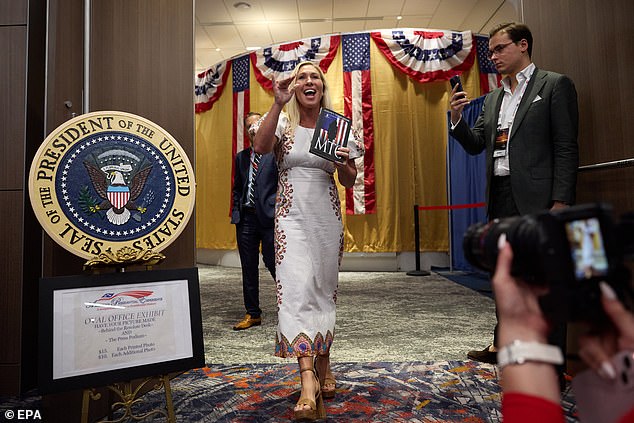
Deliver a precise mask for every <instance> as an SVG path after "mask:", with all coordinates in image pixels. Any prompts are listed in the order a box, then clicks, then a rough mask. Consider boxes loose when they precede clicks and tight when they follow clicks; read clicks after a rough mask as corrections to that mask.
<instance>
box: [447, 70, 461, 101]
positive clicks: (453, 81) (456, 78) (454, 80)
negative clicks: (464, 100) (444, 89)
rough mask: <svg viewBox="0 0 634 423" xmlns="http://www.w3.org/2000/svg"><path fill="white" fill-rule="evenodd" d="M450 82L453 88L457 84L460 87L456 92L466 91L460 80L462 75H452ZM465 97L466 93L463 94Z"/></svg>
mask: <svg viewBox="0 0 634 423" xmlns="http://www.w3.org/2000/svg"><path fill="white" fill-rule="evenodd" d="M449 83H450V84H451V89H452V90H453V88H454V87H455V86H456V85H457V86H458V89H457V90H456V92H460V91H464V89H463V88H462V81H460V76H458V75H454V76H452V77H451V79H449ZM463 97H464V95H463Z"/></svg>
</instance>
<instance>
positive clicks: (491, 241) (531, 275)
mask: <svg viewBox="0 0 634 423" xmlns="http://www.w3.org/2000/svg"><path fill="white" fill-rule="evenodd" d="M502 234H506V240H507V241H508V242H509V243H510V244H511V247H512V248H513V256H514V258H513V265H512V267H511V273H512V274H513V275H515V276H521V277H522V278H523V279H525V280H527V281H531V280H535V279H536V277H538V276H539V275H540V271H539V268H540V266H539V265H540V263H539V256H538V253H539V244H540V243H539V240H540V236H539V227H538V225H537V222H536V221H535V219H534V218H533V217H532V216H516V217H508V218H504V219H495V220H492V221H490V222H488V223H476V224H474V225H471V226H470V227H469V228H468V229H467V232H465V236H464V238H463V242H462V247H463V250H464V255H465V258H466V259H467V260H468V261H469V263H471V264H472V265H473V266H475V267H477V268H479V269H482V270H486V271H489V272H493V271H494V270H495V265H496V263H497V257H498V245H497V244H498V238H499V237H500V235H502Z"/></svg>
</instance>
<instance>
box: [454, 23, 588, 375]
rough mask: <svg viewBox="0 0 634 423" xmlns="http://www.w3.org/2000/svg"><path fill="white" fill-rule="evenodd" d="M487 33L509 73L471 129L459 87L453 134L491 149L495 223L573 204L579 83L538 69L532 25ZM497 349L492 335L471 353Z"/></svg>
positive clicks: (492, 355)
mask: <svg viewBox="0 0 634 423" xmlns="http://www.w3.org/2000/svg"><path fill="white" fill-rule="evenodd" d="M489 36H490V38H489V57H490V58H491V60H492V61H493V63H494V64H495V67H496V69H497V71H498V72H499V73H500V74H502V75H503V76H504V78H503V79H502V87H500V88H498V89H496V90H494V91H492V92H490V93H489V94H488V95H487V97H486V98H485V100H484V106H483V108H482V112H481V114H480V116H479V117H478V119H477V121H476V123H475V125H474V126H473V128H469V126H468V125H467V123H466V122H465V121H464V120H463V119H462V109H463V108H464V107H465V106H466V105H467V104H469V99H468V98H467V93H466V92H464V91H460V92H458V91H457V86H456V87H454V89H453V90H452V91H451V100H450V113H451V128H450V130H451V134H452V136H453V137H454V138H456V139H457V140H458V141H459V142H460V144H461V145H462V146H463V148H464V149H465V150H466V151H467V152H468V153H469V154H479V153H480V152H482V151H483V150H486V177H487V204H488V216H489V219H496V218H503V217H509V216H516V215H522V214H528V213H535V212H539V211H543V210H545V209H551V210H555V209H558V208H562V207H566V206H568V205H571V204H573V203H574V201H575V186H576V183H577V167H578V162H579V153H578V145H577V132H578V120H579V116H578V109H577V92H576V90H575V87H574V84H573V82H572V81H571V80H570V79H569V78H568V77H566V76H565V75H561V74H558V73H555V72H549V71H544V70H541V69H537V68H536V67H535V65H534V64H533V63H532V61H531V52H532V47H533V36H532V34H531V32H530V30H529V28H528V27H527V26H526V25H524V24H520V23H507V24H501V25H498V26H497V27H495V28H493V29H492V30H491V31H490V33H489ZM495 334H497V326H496V331H495ZM496 347H497V345H496V339H495V335H494V340H493V345H490V346H489V347H487V348H485V349H484V350H482V351H470V352H469V353H468V354H467V356H468V357H469V358H470V359H472V360H477V361H482V362H487V363H495V362H496V359H497V353H496Z"/></svg>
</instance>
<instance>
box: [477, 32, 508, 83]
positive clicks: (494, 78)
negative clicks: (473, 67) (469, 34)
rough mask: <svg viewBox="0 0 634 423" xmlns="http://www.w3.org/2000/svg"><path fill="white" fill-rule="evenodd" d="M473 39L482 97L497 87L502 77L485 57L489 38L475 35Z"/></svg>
mask: <svg viewBox="0 0 634 423" xmlns="http://www.w3.org/2000/svg"><path fill="white" fill-rule="evenodd" d="M475 39H476V49H477V51H478V67H479V68H480V94H481V95H484V94H486V93H488V92H490V91H493V90H494V89H496V88H497V87H499V86H500V81H501V80H502V77H501V76H500V74H499V73H498V71H497V70H496V69H495V65H493V62H492V61H491V59H489V57H488V56H487V54H488V52H489V37H486V36H484V35H476V36H475Z"/></svg>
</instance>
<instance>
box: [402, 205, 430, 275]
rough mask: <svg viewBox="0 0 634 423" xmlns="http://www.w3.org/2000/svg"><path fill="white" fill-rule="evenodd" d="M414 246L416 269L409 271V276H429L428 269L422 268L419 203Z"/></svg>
mask: <svg viewBox="0 0 634 423" xmlns="http://www.w3.org/2000/svg"><path fill="white" fill-rule="evenodd" d="M414 246H415V248H416V251H415V255H414V257H415V258H416V270H410V271H409V272H407V276H429V274H430V273H429V272H428V271H427V270H420V225H419V223H418V204H414Z"/></svg>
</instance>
